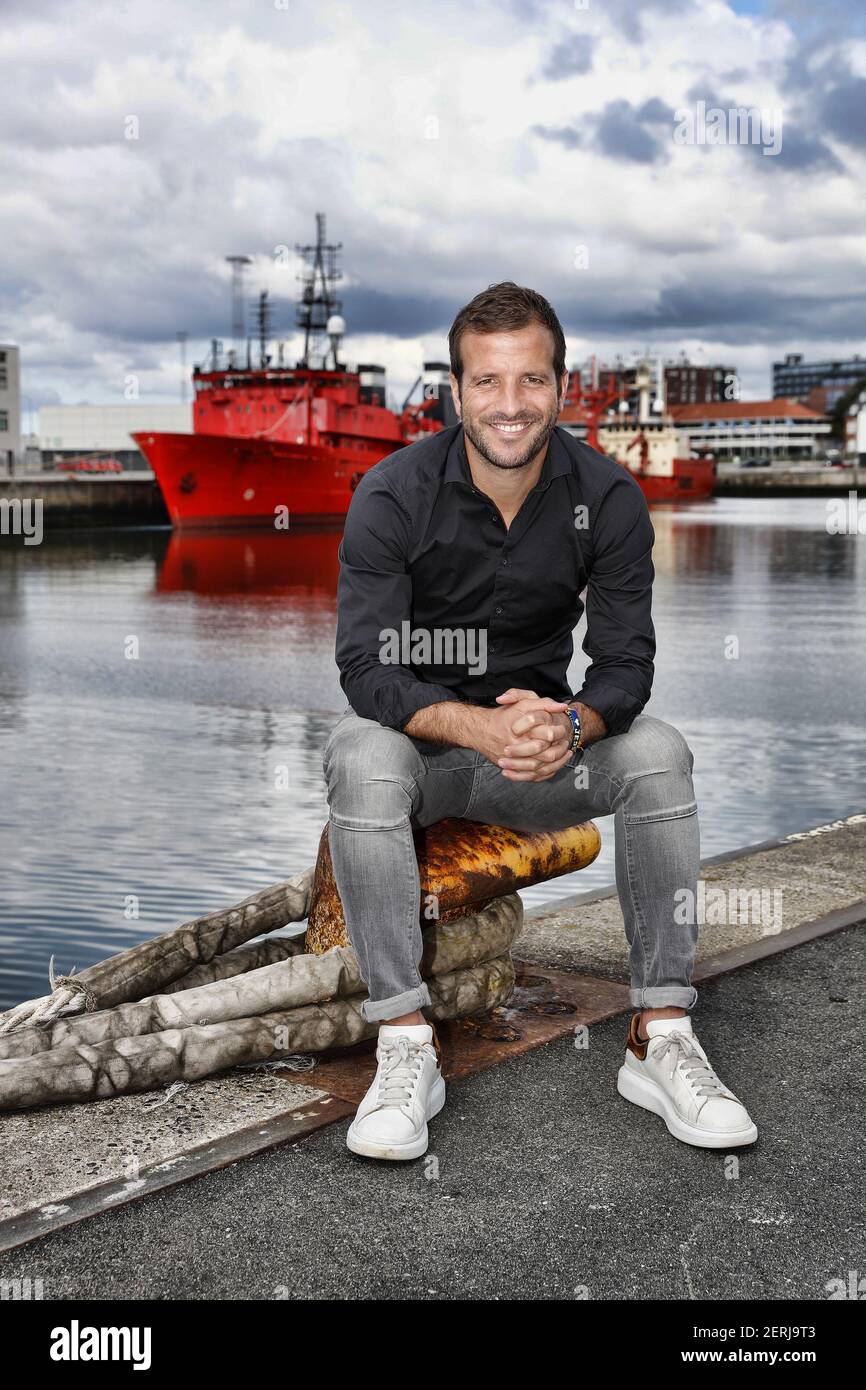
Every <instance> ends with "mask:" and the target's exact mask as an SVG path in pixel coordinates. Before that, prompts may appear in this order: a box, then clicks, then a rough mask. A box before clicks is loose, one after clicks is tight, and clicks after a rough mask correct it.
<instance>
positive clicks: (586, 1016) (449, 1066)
mask: <svg viewBox="0 0 866 1390" xmlns="http://www.w3.org/2000/svg"><path fill="white" fill-rule="evenodd" d="M515 965H516V966H517V980H516V984H515V990H514V994H513V996H512V998H511V1000H510V1001H509V1002H508V1004H506V1005H505V1006H504V1007H502V1008H498V1009H494V1010H493V1012H492V1013H490V1014H487V1015H485V1016H484V1017H483V1018H477V1019H475V1018H459V1019H452V1020H450V1021H449V1022H447V1023H437V1024H436V1031H437V1033H438V1035H439V1041H440V1043H441V1045H442V1054H443V1063H444V1067H443V1071H444V1075H445V1077H446V1079H448V1080H458V1079H460V1078H461V1077H465V1076H474V1075H475V1074H476V1072H480V1071H486V1070H487V1068H488V1067H496V1066H498V1065H499V1064H500V1062H505V1061H507V1060H508V1058H509V1057H519V1056H520V1055H521V1053H523V1052H530V1051H532V1049H533V1048H535V1047H543V1046H544V1044H545V1043H549V1042H552V1041H553V1040H554V1039H555V1038H561V1037H564V1036H566V1035H567V1034H568V1033H571V1032H573V1031H574V1029H575V1028H576V1027H577V1026H578V1025H580V1024H591V1023H600V1022H601V1021H602V1020H603V1019H607V1018H613V1017H615V1016H616V1015H617V1014H621V1013H624V1012H626V1011H627V1010H628V1009H629V990H628V985H625V984H617V983H616V982H615V981H613V980H602V979H597V978H596V977H594V976H592V975H573V974H571V973H568V972H563V971H557V970H543V969H541V968H540V967H539V966H537V965H531V966H529V965H526V964H525V963H524V962H523V961H515ZM623 1046H625V1029H623ZM375 1049H376V1042H375V1039H370V1040H369V1041H367V1042H365V1043H360V1044H359V1045H358V1046H357V1047H352V1048H342V1049H340V1050H339V1051H336V1050H335V1051H333V1052H329V1053H327V1054H324V1055H323V1056H321V1057H320V1059H319V1064H318V1066H317V1067H316V1068H315V1070H314V1071H312V1072H310V1073H308V1076H307V1079H308V1081H309V1084H310V1085H313V1086H316V1087H317V1088H318V1089H319V1090H322V1091H327V1092H328V1093H329V1094H330V1095H332V1096H335V1097H337V1098H338V1099H340V1100H344V1101H351V1102H354V1103H355V1104H357V1103H358V1102H359V1101H360V1100H361V1099H362V1098H363V1096H364V1094H365V1092H366V1090H367V1087H368V1086H369V1085H370V1082H371V1081H372V1079H373V1074H374V1072H375V1070H376V1063H375V1057H374V1053H375ZM275 1070H276V1071H277V1073H278V1074H279V1068H275Z"/></svg>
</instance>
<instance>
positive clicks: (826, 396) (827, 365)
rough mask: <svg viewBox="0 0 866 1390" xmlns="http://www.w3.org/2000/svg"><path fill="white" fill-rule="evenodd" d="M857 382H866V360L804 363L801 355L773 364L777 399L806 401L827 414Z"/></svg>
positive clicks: (849, 359) (797, 354)
mask: <svg viewBox="0 0 866 1390" xmlns="http://www.w3.org/2000/svg"><path fill="white" fill-rule="evenodd" d="M858 381H866V357H860V356H854V357H848V358H839V359H837V360H835V361H825V362H804V361H803V354H802V353H801V352H789V353H788V355H787V357H786V358H785V360H784V362H774V363H773V395H774V397H780V396H784V397H787V398H788V399H789V400H793V401H804V402H806V403H807V404H808V405H811V406H812V407H813V408H818V409H820V410H824V411H826V412H827V413H829V412H831V411H832V409H833V407H834V405H835V404H836V402H837V401H838V399H839V397H840V396H844V394H845V392H846V391H850V389H851V387H852V386H855V385H856V384H857V382H858Z"/></svg>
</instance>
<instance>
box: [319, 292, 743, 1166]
mask: <svg viewBox="0 0 866 1390" xmlns="http://www.w3.org/2000/svg"><path fill="white" fill-rule="evenodd" d="M449 347H450V354H451V390H452V394H453V398H454V404H455V408H456V410H457V414H458V417H459V420H460V424H458V425H456V426H453V427H451V428H449V429H446V430H443V431H441V432H440V433H439V434H436V435H433V436H430V437H429V438H427V439H425V440H423V441H421V442H419V443H416V444H412V445H410V446H409V447H408V448H406V449H401V450H400V451H399V452H398V453H396V454H392V455H391V456H390V457H388V458H386V459H383V460H382V462H380V463H378V464H377V465H376V466H375V467H374V468H372V469H370V470H369V472H368V473H367V474H366V475H365V476H364V478H363V479H362V480H361V482H360V484H359V485H358V488H357V490H356V492H355V495H354V497H353V499H352V505H351V507H350V509H349V514H348V517H347V519H346V529H345V534H344V537H343V541H342V544H341V547H340V562H341V568H340V581H339V589H338V600H337V601H338V623H337V645H336V657H337V663H338V665H339V667H340V679H341V685H342V688H343V691H344V693H345V695H346V698H347V700H348V702H349V703H348V706H347V708H346V710H345V712H344V713H343V715H342V716H341V718H340V719H339V720H338V721H337V723H336V725H335V727H334V729H333V731H332V733H331V737H330V739H329V740H328V744H327V747H326V749H325V757H324V767H325V777H326V782H327V787H328V801H329V807H330V832H329V833H330V843H331V852H332V857H333V863H334V875H335V878H336V882H337V888H338V890H339V893H340V898H341V900H342V903H343V909H344V912H345V917H346V926H347V930H348V933H349V939H350V941H351V942H352V945H353V947H354V948H355V951H356V953H357V956H358V960H359V963H360V967H361V972H362V974H363V977H364V980H365V982H366V984H367V987H368V991H369V998H368V999H367V1000H366V1001H365V1003H364V1006H363V1012H364V1015H365V1017H366V1018H368V1019H370V1020H378V1021H379V1023H380V1029H379V1041H378V1047H377V1064H378V1065H377V1071H376V1075H375V1077H374V1080H373V1083H372V1085H371V1086H370V1089H369V1091H368V1092H367V1095H366V1096H365V1097H364V1100H363V1101H362V1102H361V1105H360V1106H359V1109H358V1113H357V1115H356V1116H355V1119H354V1121H353V1123H352V1125H351V1127H350V1129H349V1132H348V1136H347V1142H348V1145H349V1148H350V1149H352V1150H353V1151H354V1152H356V1153H360V1154H365V1155H368V1156H370V1157H378V1158H388V1159H410V1158H417V1157H418V1156H420V1155H421V1154H423V1153H424V1152H425V1150H426V1148H427V1143H428V1130H427V1121H428V1120H429V1119H431V1118H432V1116H434V1115H435V1114H437V1113H438V1111H439V1110H441V1108H442V1106H443V1105H444V1103H445V1083H444V1081H443V1078H442V1074H441V1069H440V1054H439V1048H438V1041H437V1038H436V1035H435V1032H434V1030H433V1028H432V1026H431V1025H430V1024H429V1023H428V1022H427V1021H426V1019H425V1017H424V1013H423V1010H424V1008H425V1006H427V1005H429V1003H430V996H429V992H428V989H427V986H426V984H425V983H424V981H423V980H422V979H421V976H420V974H419V965H420V961H421V953H422V940H421V928H420V886H419V878H418V865H417V860H416V857H415V849H414V843H413V836H412V830H413V827H414V826H425V825H430V824H432V823H433V822H434V821H437V820H441V819H443V818H444V817H447V816H457V817H463V818H465V819H467V820H472V821H482V822H484V823H486V824H491V825H503V826H507V827H509V828H511V829H515V830H523V831H534V830H556V829H561V828H563V827H565V826H569V825H575V824H579V823H580V822H582V821H585V820H587V819H589V818H590V817H592V816H597V815H602V816H603V815H610V814H612V815H613V816H614V818H615V821H614V823H615V834H616V881H617V890H618V893H619V900H620V904H621V906H622V911H623V917H624V919H625V931H626V936H627V938H628V943H629V951H630V972H631V993H630V997H631V1002H632V1005H633V1006H634V1008H635V1010H636V1012H635V1013H634V1014H633V1016H632V1019H631V1023H630V1026H629V1031H628V1039H627V1045H626V1054H625V1060H624V1062H623V1065H622V1066H621V1067H620V1070H619V1074H618V1079H617V1089H618V1090H619V1093H620V1094H621V1095H622V1096H624V1097H625V1098H626V1099H627V1100H630V1101H632V1102H633V1103H635V1104H636V1105H639V1106H642V1107H643V1108H645V1109H648V1110H652V1111H653V1112H655V1113H656V1114H657V1115H660V1116H661V1117H662V1118H663V1120H664V1121H665V1124H666V1125H667V1128H668V1130H669V1131H670V1133H671V1134H673V1135H675V1136H676V1137H677V1138H678V1139H681V1140H684V1141H685V1142H686V1143H689V1144H694V1145H697V1146H700V1147H706V1148H731V1147H734V1146H737V1145H742V1144H750V1143H753V1142H754V1140H755V1139H756V1138H757V1128H756V1126H755V1125H754V1124H753V1122H752V1120H751V1119H750V1117H749V1115H748V1112H747V1111H746V1109H745V1107H744V1106H743V1105H742V1104H741V1103H740V1101H739V1100H738V1099H737V1098H736V1096H734V1095H732V1093H731V1092H730V1091H729V1090H727V1088H726V1087H725V1086H723V1084H722V1083H721V1081H720V1080H719V1078H718V1077H717V1075H716V1073H715V1072H714V1070H713V1069H712V1067H711V1066H710V1063H709V1060H708V1058H707V1055H706V1053H705V1052H704V1050H703V1048H702V1047H701V1044H700V1043H699V1041H698V1039H697V1036H696V1034H695V1032H694V1030H693V1028H692V1024H691V1020H690V1017H689V1011H690V1010H691V1009H692V1008H693V1007H694V1004H695V1002H696V998H697V992H696V990H695V989H694V987H693V985H692V983H691V976H692V967H693V963H694V955H695V944H696V940H697V926H696V924H695V922H694V921H693V920H692V921H683V920H682V918H683V913H682V910H681V907H680V906H679V905H680V904H681V903H682V902H683V901H684V894H685V900H687V901H691V902H694V901H695V899H696V887H697V875H698V869H699V863H700V849H699V834H698V819H697V806H696V804H695V798H694V789H693V785H692V776H691V774H692V766H693V759H692V755H691V753H690V751H689V748H688V746H687V744H686V742H685V739H684V738H683V737H682V735H681V734H680V733H678V732H677V730H676V729H674V728H672V727H671V726H670V725H669V724H666V723H663V722H662V721H661V720H658V719H654V718H652V717H650V716H649V715H645V714H643V713H642V711H643V708H644V706H645V704H646V703H647V700H648V699H649V695H650V688H651V685H652V677H653V657H654V655H655V636H654V631H653V625H652V618H651V611H650V610H651V595H652V581H653V566H652V545H653V540H654V536H653V530H652V526H651V523H650V519H649V513H648V510H647V506H646V502H645V501H644V497H643V494H642V492H641V490H640V488H639V486H638V484H637V483H636V482H635V480H634V479H633V478H632V477H631V475H630V474H629V472H628V471H627V470H626V469H625V468H622V467H621V466H620V465H619V464H617V463H615V462H614V461H612V460H610V459H608V458H606V457H605V456H604V455H602V454H599V453H597V452H596V451H595V450H594V449H591V448H589V447H588V446H587V445H585V444H582V443H579V442H578V441H576V440H574V439H573V438H572V437H571V436H570V435H569V434H567V433H566V432H565V431H564V430H561V429H559V428H558V427H557V425H556V421H557V418H558V416H559V411H560V409H561V406H562V400H563V396H564V393H565V389H566V386H567V383H568V372H567V371H566V367H565V338H564V336H563V332H562V328H561V326H560V323H559V320H558V318H557V316H556V314H555V312H554V310H553V308H552V307H551V305H550V304H549V303H548V302H547V300H546V299H544V298H543V297H542V296H541V295H540V294H537V293H536V292H535V291H534V290H530V289H526V288H523V287H521V286H519V285H515V284H513V283H511V282H510V281H507V282H504V283H502V284H498V285H491V286H490V288H489V289H487V290H484V291H483V292H482V293H481V294H479V295H477V296H476V297H475V298H474V299H473V300H472V301H471V303H469V304H467V305H466V306H465V307H464V308H463V309H461V310H460V312H459V313H458V315H457V317H456V319H455V320H454V323H453V325H452V327H451V331H450V334H449ZM584 590H585V591H586V604H585V612H586V620H587V628H586V637H585V640H584V644H583V648H584V651H585V652H586V654H587V655H588V656H589V657H590V665H589V667H588V668H587V671H586V674H585V676H584V679H583V683H582V685H581V687H580V689H579V690H577V691H571V690H570V689H569V687H568V680H567V675H568V667H569V663H570V660H571V657H572V654H573V633H574V629H575V627H576V626H577V624H578V622H579V621H580V618H581V617H582V615H583V613H584V604H583V602H582V601H581V594H582V593H583V592H584ZM404 625H408V627H409V629H410V630H411V631H412V632H414V633H419V632H420V633H421V634H426V635H428V636H429V637H430V639H431V640H429V641H428V642H427V643H426V644H421V645H420V646H419V648H418V649H417V655H416V653H415V648H414V647H413V648H412V649H411V650H410V652H408V653H406V652H405V651H404V652H403V653H402V655H403V656H407V655H408V658H409V659H408V660H400V661H396V660H394V658H393V646H392V644H390V643H386V641H385V637H386V634H389V633H394V632H397V633H399V632H401V631H402V630H403V628H404ZM446 631H447V632H448V633H449V634H451V635H452V637H453V634H454V633H455V632H458V633H459V632H462V633H463V634H464V635H465V636H467V637H469V636H472V637H473V638H474V644H473V643H470V642H469V641H466V642H464V644H463V647H464V649H465V651H468V650H470V647H471V649H472V650H474V651H476V652H478V651H480V650H483V651H484V653H485V660H484V662H483V663H481V662H476V663H475V665H474V666H472V665H470V664H469V663H468V662H467V661H461V660H460V659H459V657H460V654H461V652H460V647H459V646H457V647H456V648H455V646H454V644H453V643H452V644H451V646H450V648H448V649H447V650H446V648H445V646H444V645H443V643H442V642H437V640H436V639H437V634H441V633H443V632H446ZM482 637H483V644H482V643H481V642H480V640H479V639H480V638H482ZM386 647H387V653H386ZM689 893H690V894H691V898H690V899H689V898H688V894H689ZM693 915H694V914H692V916H693Z"/></svg>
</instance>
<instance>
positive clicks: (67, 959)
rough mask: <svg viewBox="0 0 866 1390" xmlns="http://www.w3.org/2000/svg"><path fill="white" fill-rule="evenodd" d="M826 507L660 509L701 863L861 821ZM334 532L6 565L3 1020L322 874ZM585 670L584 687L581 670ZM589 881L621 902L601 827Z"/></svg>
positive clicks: (109, 550) (856, 723)
mask: <svg viewBox="0 0 866 1390" xmlns="http://www.w3.org/2000/svg"><path fill="white" fill-rule="evenodd" d="M827 506H828V503H827V502H825V501H824V500H823V499H821V498H819V497H803V498H783V499H775V500H773V499H767V500H763V499H746V498H743V499H739V498H722V499H716V500H714V501H712V502H708V503H706V504H705V505H697V506H692V507H690V508H684V507H682V508H659V509H656V510H655V511H654V512H653V521H654V525H655V528H656V537H657V540H656V550H655V561H656V574H657V578H656V587H655V600H654V618H655V624H656V632H657V637H658V648H659V650H658V658H657V667H656V679H655V685H654V690H653V697H652V700H651V703H650V705H649V707H648V709H649V712H651V713H653V714H655V715H656V716H658V717H659V718H664V719H668V720H670V721H671V722H672V723H674V724H676V725H677V726H678V727H679V728H680V729H681V730H682V732H683V733H684V734H685V735H686V737H687V739H688V740H689V742H690V744H691V747H692V749H693V751H694V754H695V777H696V785H697V792H698V799H699V806H700V811H701V830H702V848H703V854H704V855H705V856H707V855H712V854H716V853H720V852H722V851H725V850H733V849H736V848H740V847H742V846H745V845H748V844H750V843H753V842H755V841H759V840H762V839H765V838H768V837H772V836H777V835H782V834H786V833H789V832H792V831H799V830H802V829H803V828H804V827H806V826H809V825H812V824H818V823H821V822H826V821H829V820H834V819H837V818H839V817H842V816H845V815H849V814H853V813H856V812H858V811H862V810H863V788H864V784H866V757H864V737H863V735H864V712H866V695H864V690H866V640H864V634H866V537H864V536H860V535H857V534H854V533H851V531H850V530H849V532H848V533H847V534H845V533H843V534H831V533H830V532H828V527H827ZM339 539H340V537H339V533H338V532H336V531H332V532H326V533H319V534H310V533H302V532H297V533H292V532H289V533H280V534H266V533H248V534H234V535H223V536H217V535H214V536H201V537H178V536H176V535H172V534H171V533H170V532H168V531H167V530H159V529H152V530H126V531H122V530H116V531H89V532H84V531H80V532H72V531H68V532H65V533H54V534H52V533H50V532H49V533H48V534H46V537H45V540H44V541H43V543H42V544H41V545H38V546H25V545H23V544H22V543H21V542H20V541H17V542H16V541H15V540H14V538H7V539H6V540H4V543H3V545H2V548H0V1008H6V1007H8V1006H9V1005H11V1004H13V1003H15V1002H17V1001H19V1000H21V999H24V998H27V997H29V996H31V995H35V994H43V993H46V992H47V989H48V985H47V969H48V961H49V957H50V956H52V955H53V956H54V958H55V969H56V970H57V972H58V973H68V972H69V971H70V970H71V969H72V968H73V967H76V968H77V969H79V970H80V969H83V968H84V967H85V966H87V965H90V964H92V963H93V962H94V961H96V960H98V959H101V958H102V957H104V956H106V955H108V954H110V953H112V952H115V951H118V950H121V949H123V948H124V947H125V946H128V945H132V944H134V943H135V942H137V941H139V940H142V939H144V938H145V937H148V936H151V935H154V934H156V933H158V932H161V931H165V930H166V929H167V928H169V927H172V926H174V925H176V924H177V923H179V922H181V921H184V920H187V919H189V918H192V917H195V916H197V915H200V914H201V913H204V912H207V911H211V910H213V909H216V908H219V907H222V906H225V905H227V904H230V903H233V902H236V901H238V900H239V899H240V898H242V897H244V896H246V895H247V894H249V893H252V892H255V891H256V890H257V889H259V888H262V887H265V886H267V885H268V884H270V883H273V882H276V881H278V880H280V879H282V878H286V877H288V876H290V875H291V874H293V873H295V872H296V871H297V870H299V869H301V868H303V867H305V866H306V865H308V864H311V863H312V862H313V860H314V858H315V854H316V846H317V842H318V838H319V834H320V832H321V829H322V826H323V824H324V821H325V819H326V802H325V793H324V785H323V781H322V773H321V752H322V748H323V746H324V743H325V740H326V739H327V736H328V732H329V729H330V727H331V724H332V722H333V719H334V717H335V714H336V712H338V711H339V710H341V709H342V708H343V706H344V703H345V701H344V699H343V696H342V692H341V690H340V687H339V681H338V674H337V670H336V667H335V665H334V661H333V642H334V627H335V618H336V615H335V593H336V578H337V569H338V562H337V547H338V545H339ZM580 640H582V627H581V629H579V630H578V634H577V642H576V646H577V654H576V656H575V660H574V662H573V666H572V678H573V681H574V683H575V686H576V685H577V684H579V679H580V672H581V670H582V669H583V666H584V664H585V658H584V656H583V654H582V653H581V651H580ZM599 825H600V828H601V831H602V836H603V840H604V848H603V851H602V854H601V856H600V858H599V859H598V860H597V861H596V863H595V864H594V865H592V867H591V868H589V869H587V870H585V871H584V872H583V873H581V874H580V875H577V876H572V877H570V878H566V879H560V880H557V881H555V882H552V883H548V884H545V885H541V886H539V887H537V888H534V889H531V890H527V891H526V892H525V893H524V895H523V896H524V898H525V901H526V903H527V906H529V907H533V906H538V905H541V904H542V903H544V902H549V901H551V900H554V899H557V898H562V897H564V896H568V895H571V894H572V893H574V892H575V891H580V890H584V889H592V888H597V887H600V886H602V885H604V884H608V883H610V882H611V881H612V879H613V833H612V831H613V826H612V821H611V820H610V819H603V820H601V821H600V822H599Z"/></svg>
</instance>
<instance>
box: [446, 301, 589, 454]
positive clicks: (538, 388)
mask: <svg viewBox="0 0 866 1390" xmlns="http://www.w3.org/2000/svg"><path fill="white" fill-rule="evenodd" d="M460 355H461V357H462V359H463V379H462V381H461V383H460V386H459V387H458V385H457V378H456V377H455V376H454V375H453V373H452V376H451V394H452V396H453V398H454V408H455V410H456V411H457V414H458V415H459V416H460V419H461V420H462V422H463V430H464V433H465V434H466V437H467V439H469V440H470V441H471V443H472V444H474V445H475V448H476V449H477V450H478V452H479V454H481V456H482V457H483V458H485V459H486V460H487V462H488V463H491V464H493V466H494V467H495V468H503V469H509V470H510V469H514V468H525V467H526V465H527V464H528V463H531V461H532V460H533V459H534V458H535V457H536V455H537V454H538V453H539V452H540V451H541V450H542V449H543V448H544V447H545V445H546V444H547V441H548V440H549V438H550V436H551V434H552V433H553V428H554V426H555V424H556V421H557V417H558V415H559V411H560V408H561V397H562V396H563V395H564V393H565V388H566V386H567V384H568V373H567V372H566V373H565V374H564V376H563V377H562V380H561V381H559V382H558V381H557V379H556V376H555V374H554V370H553V334H552V333H551V332H550V330H549V329H548V328H545V327H544V326H543V324H540V323H531V324H528V325H527V327H526V328H518V329H514V330H513V331H512V332H507V333H472V332H466V333H464V334H463V335H462V337H461V339H460Z"/></svg>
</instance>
